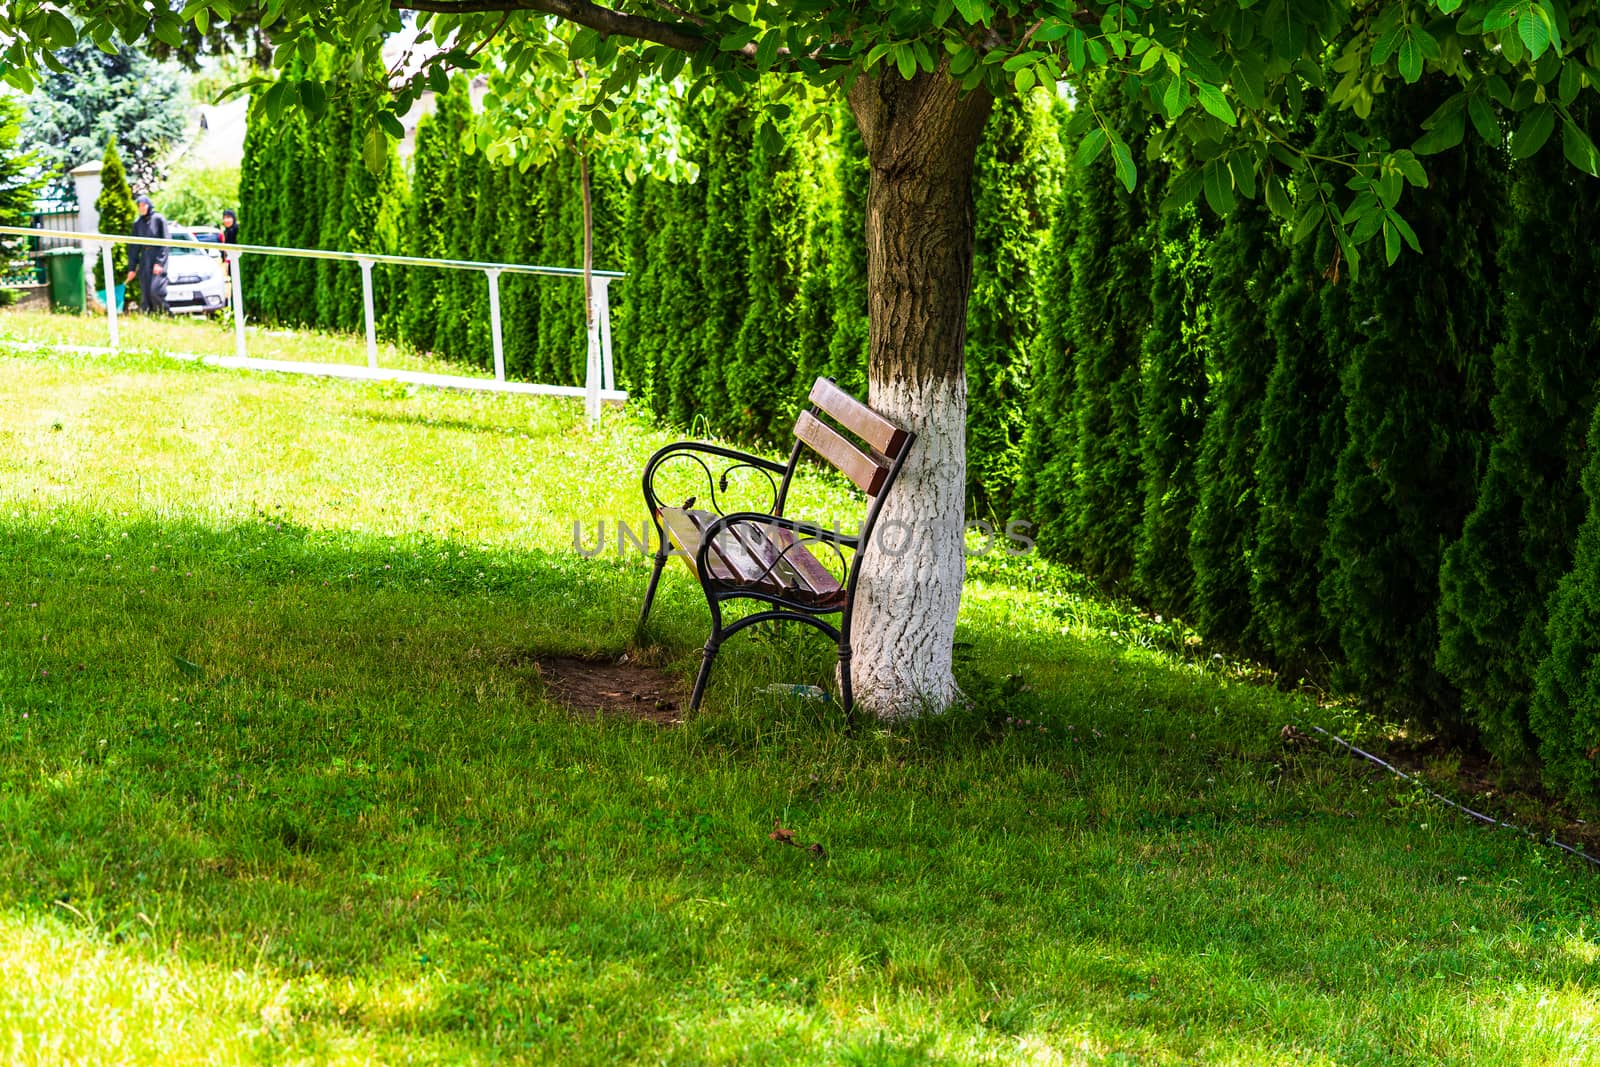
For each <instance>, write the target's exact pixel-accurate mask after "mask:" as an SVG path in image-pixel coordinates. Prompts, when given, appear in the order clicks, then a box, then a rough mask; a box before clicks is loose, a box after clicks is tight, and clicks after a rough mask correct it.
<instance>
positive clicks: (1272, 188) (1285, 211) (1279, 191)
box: [1262, 174, 1294, 219]
mask: <svg viewBox="0 0 1600 1067" xmlns="http://www.w3.org/2000/svg"><path fill="white" fill-rule="evenodd" d="M1262 186H1263V190H1264V192H1265V194H1266V200H1267V210H1268V211H1270V212H1272V213H1273V214H1274V215H1276V216H1278V217H1279V218H1280V219H1288V218H1289V217H1290V216H1291V215H1293V214H1294V204H1293V203H1291V202H1290V200H1289V190H1288V188H1287V187H1286V186H1285V185H1284V184H1283V179H1282V178H1279V177H1278V176H1277V175H1276V174H1269V175H1267V180H1266V181H1265V182H1263V183H1262Z"/></svg>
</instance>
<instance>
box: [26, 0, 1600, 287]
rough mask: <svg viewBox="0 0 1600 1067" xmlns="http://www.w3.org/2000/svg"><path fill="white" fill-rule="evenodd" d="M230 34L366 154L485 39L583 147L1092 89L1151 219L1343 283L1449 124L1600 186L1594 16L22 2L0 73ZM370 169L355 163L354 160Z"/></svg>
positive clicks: (1101, 141)
mask: <svg viewBox="0 0 1600 1067" xmlns="http://www.w3.org/2000/svg"><path fill="white" fill-rule="evenodd" d="M404 12H415V13H416V14H417V18H418V24H419V26H420V28H421V29H422V31H423V33H422V36H421V38H420V39H419V45H418V54H419V55H421V56H422V58H421V59H420V61H417V62H414V63H412V64H410V65H409V66H408V67H407V68H406V70H404V71H402V70H398V69H397V70H390V69H388V68H386V67H385V65H384V62H383V58H382V52H381V48H382V43H383V39H384V36H385V35H386V34H390V33H394V32H397V31H399V30H400V29H401V27H402V21H401V19H402V13H404ZM69 16H71V17H69ZM234 19H241V20H242V19H248V20H252V21H253V20H257V19H259V22H260V25H261V26H262V27H264V28H265V30H266V32H267V33H268V34H269V35H270V37H271V38H272V39H273V41H274V42H275V44H276V45H277V50H276V52H275V55H274V62H275V63H276V64H278V65H279V66H280V67H281V66H286V65H287V64H288V62H289V60H290V59H292V58H293V57H294V56H296V55H302V56H303V57H304V58H309V56H310V53H311V51H313V50H314V49H315V47H316V45H317V43H318V42H323V43H334V44H338V45H341V46H342V47H341V54H342V55H344V56H345V60H344V62H345V64H346V65H347V67H348V70H347V71H341V72H338V73H340V74H352V73H353V74H354V75H356V76H357V77H358V78H359V79H361V80H362V81H363V82H364V84H366V85H367V86H368V87H369V88H370V89H371V90H372V91H373V93H374V95H375V97H376V96H378V95H379V94H382V95H383V99H384V100H385V102H386V103H385V106H382V107H374V108H373V110H372V115H373V119H372V126H371V129H370V132H369V138H371V139H373V140H374V141H375V139H376V138H377V137H378V136H380V134H381V133H387V134H389V135H390V136H399V135H400V133H401V129H400V123H399V120H398V117H397V116H398V115H400V114H403V113H404V112H405V111H406V110H407V109H408V108H409V107H410V106H411V104H412V103H413V102H414V101H415V99H416V98H417V96H418V95H419V94H420V93H421V92H422V91H423V90H424V89H426V88H428V87H432V88H434V89H442V88H443V83H444V78H445V75H446V73H447V72H448V71H449V70H450V69H453V68H461V67H467V68H471V67H475V66H476V65H477V64H478V63H479V62H480V59H479V56H478V53H479V50H480V49H481V48H482V47H483V46H484V45H485V44H486V43H487V42H488V41H490V40H491V39H493V40H495V42H496V48H497V51H498V53H499V54H500V56H501V57H502V62H503V64H504V69H505V71H506V73H507V74H509V76H510V77H511V79H512V84H516V81H517V79H519V78H522V79H523V80H525V81H527V83H528V84H536V83H537V80H535V79H528V78H526V76H527V75H531V74H533V73H534V72H536V71H538V70H540V69H548V70H552V71H556V72H558V73H561V74H570V73H571V71H572V65H573V64H574V63H578V64H582V65H583V66H584V67H585V68H587V69H588V70H591V71H593V72H594V77H593V78H592V79H591V83H592V88H593V94H592V96H591V97H590V99H589V100H588V101H587V102H586V103H585V104H584V105H583V109H584V111H586V113H587V114H586V117H587V120H588V122H589V123H590V124H591V125H592V126H593V127H594V128H596V129H598V130H599V131H601V132H602V133H604V132H605V131H606V130H607V129H608V128H609V127H610V126H611V124H612V121H613V116H614V115H616V114H617V112H618V109H619V108H622V109H626V108H627V107H628V106H629V105H628V101H630V100H634V99H636V97H635V95H634V90H635V89H636V88H637V86H638V85H639V83H640V81H641V79H659V80H664V81H672V80H674V79H677V78H678V77H679V76H680V75H682V76H684V77H686V78H687V79H689V80H690V81H692V82H717V83H721V84H724V85H728V86H738V85H747V84H750V83H751V82H753V81H754V80H755V79H756V78H758V77H760V76H761V75H762V74H764V73H767V72H770V71H785V72H792V73H795V74H798V75H800V76H801V80H803V81H804V82H807V83H810V84H812V85H822V86H827V85H843V86H845V87H848V86H849V85H850V84H852V83H853V82H854V81H855V80H856V79H858V78H860V77H862V76H863V75H866V76H874V75H877V74H882V73H898V74H899V75H900V76H901V77H904V78H907V79H910V78H912V77H913V76H915V75H916V74H917V73H918V72H919V71H920V72H923V73H925V74H933V73H935V72H936V71H937V72H941V73H942V74H943V75H944V76H947V77H948V78H950V79H953V80H954V81H956V82H957V83H959V84H960V86H961V87H962V88H964V89H966V90H977V89H979V88H980V87H981V88H986V89H988V90H989V91H993V92H1003V91H1006V90H1007V89H1008V88H1011V87H1015V88H1017V89H1023V90H1025V89H1028V88H1031V87H1032V86H1034V85H1053V84H1057V83H1059V82H1062V81H1068V82H1078V81H1080V80H1081V79H1083V78H1084V77H1085V76H1086V75H1089V74H1091V73H1093V72H1095V71H1098V70H1110V71H1113V72H1116V73H1118V74H1120V75H1122V76H1123V77H1124V79H1125V84H1126V87H1127V89H1128V90H1129V92H1130V94H1131V95H1133V96H1134V97H1135V98H1136V99H1138V100H1139V101H1140V103H1142V104H1143V106H1144V107H1145V108H1146V109H1147V110H1148V112H1149V113H1150V114H1151V115H1152V116H1155V117H1156V118H1157V119H1158V120H1160V125H1161V127H1162V128H1161V132H1160V133H1159V134H1158V136H1157V137H1156V138H1155V139H1154V140H1153V141H1152V143H1151V144H1150V146H1149V147H1148V148H1147V150H1146V151H1147V153H1148V154H1149V155H1150V156H1152V157H1154V156H1156V155H1159V154H1160V153H1163V152H1168V151H1172V150H1173V149H1175V148H1178V149H1181V150H1183V151H1186V152H1190V153H1192V155H1193V156H1194V157H1195V160H1196V162H1197V164H1198V165H1197V166H1194V167H1192V168H1189V169H1187V170H1186V171H1185V174H1184V176H1183V180H1181V181H1179V182H1177V183H1175V187H1174V188H1173V189H1172V190H1170V191H1169V194H1168V200H1169V201H1175V200H1183V199H1194V198H1197V197H1199V198H1203V199H1204V200H1205V201H1206V202H1207V203H1208V204H1210V205H1211V206H1212V207H1213V208H1214V209H1216V210H1218V211H1219V212H1224V213H1225V212H1226V211H1228V210H1229V209H1231V207H1232V205H1233V204H1234V203H1235V202H1237V200H1238V199H1240V198H1245V199H1256V198H1258V197H1260V198H1264V200H1265V202H1266V204H1267V205H1268V206H1269V207H1270V208H1271V209H1272V210H1274V211H1276V212H1278V213H1279V214H1282V215H1285V216H1292V217H1293V220H1294V221H1295V223H1296V230H1297V232H1299V233H1300V234H1301V235H1302V236H1303V235H1304V234H1306V233H1309V232H1310V231H1312V230H1314V229H1315V228H1317V227H1318V226H1319V225H1322V224H1329V225H1331V226H1332V227H1333V228H1335V229H1336V230H1337V231H1338V235H1339V245H1340V249H1341V251H1342V253H1343V255H1344V256H1345V258H1346V259H1347V261H1348V263H1349V264H1350V267H1351V268H1355V267H1357V265H1358V264H1359V254H1358V252H1357V247H1358V246H1359V245H1361V244H1363V243H1364V242H1366V241H1367V240H1370V239H1374V238H1378V239H1380V244H1381V246H1382V249H1383V251H1384V254H1385V255H1386V257H1387V258H1389V259H1391V260H1392V259H1393V258H1394V257H1395V256H1396V255H1397V254H1398V253H1399V251H1400V249H1401V247H1402V245H1404V244H1409V245H1411V246H1413V247H1416V245H1417V242H1416V237H1415V234H1414V233H1413V231H1412V230H1411V228H1410V226H1409V225H1407V223H1406V222H1405V219H1404V215H1403V212H1402V211H1401V209H1400V204H1401V199H1402V195H1403V192H1404V189H1405V187H1406V186H1407V185H1421V184H1424V183H1426V181H1427V176H1426V170H1425V166H1424V164H1423V163H1422V162H1421V161H1420V160H1419V158H1418V157H1423V156H1426V155H1428V154H1430V153H1433V152H1438V151H1441V150H1443V149H1445V148H1448V147H1451V146H1453V145H1454V144H1456V143H1459V142H1460V140H1461V139H1462V138H1463V137H1464V136H1466V134H1467V132H1468V127H1469V126H1470V127H1471V130H1472V131H1473V133H1474V134H1475V135H1476V136H1479V137H1482V138H1483V139H1484V140H1485V141H1487V142H1489V143H1490V144H1492V145H1494V146H1496V147H1500V146H1502V145H1503V144H1505V143H1507V137H1508V136H1509V147H1510V151H1511V153H1512V154H1513V156H1517V157H1522V156H1527V155H1531V154H1532V153H1534V152H1536V151H1537V150H1538V149H1539V148H1540V147H1542V146H1543V145H1544V143H1545V142H1546V141H1548V140H1549V139H1550V138H1551V137H1553V136H1556V135H1558V134H1559V136H1560V137H1561V140H1562V147H1563V150H1564V153H1565V155H1566V158H1567V159H1568V161H1569V162H1570V163H1571V164H1572V165H1573V166H1575V167H1577V168H1578V169H1580V170H1582V171H1585V172H1587V173H1589V174H1591V175H1593V174H1600V153H1597V151H1596V149H1595V146H1594V144H1593V142H1592V141H1591V140H1590V139H1589V137H1588V136H1587V135H1586V134H1585V133H1584V132H1583V130H1582V129H1581V128H1580V126H1579V125H1578V124H1577V123H1575V122H1574V121H1573V118H1572V111H1571V108H1572V106H1573V104H1574V103H1575V101H1577V99H1578V97H1579V96H1580V95H1581V94H1583V93H1585V92H1586V91H1593V90H1594V89H1595V87H1596V86H1597V85H1600V36H1597V32H1596V29H1597V28H1596V19H1595V4H1594V3H1593V2H1592V0H1577V2H1572V3H1564V2H1562V0H1425V2H1421V3H1411V4H1407V3H1399V2H1383V3H1377V4H1354V3H1349V2H1346V0H1264V2H1241V0H1208V2H1205V3H1200V4H1192V5H1172V4H1158V3H1154V2H1152V0H1121V2H1112V3H1104V2H1090V3H1083V4H1065V3H1060V2H1042V3H1041V2H1024V0H934V2H931V3H912V4H908V3H903V2H896V0H855V2H836V0H800V2H796V3H791V4H771V3H767V4H760V3H754V2H741V3H733V4H726V5H724V4H713V3H710V2H708V0H684V2H682V3H666V2H664V0H617V3H616V6H610V7H608V6H603V5H601V4H598V3H593V2H589V0H361V2H356V3H348V4H338V5H327V4H323V3H320V2H318V0H270V2H268V3H266V4H265V5H260V4H258V3H257V0H215V2H207V0H190V2H189V3H187V4H186V5H185V6H183V7H182V8H181V9H180V8H176V7H175V8H174V9H172V10H168V9H165V8H162V9H160V10H159V11H158V12H157V13H156V14H155V16H154V17H152V16H151V15H150V13H149V11H148V10H147V8H146V5H144V4H143V3H141V2H138V0H101V2H94V3H75V4H65V5H61V4H56V3H53V2H43V0H23V2H20V3H15V4H11V5H8V6H7V8H6V9H5V10H4V11H3V12H0V46H3V47H0V57H3V58H0V73H3V74H4V76H5V78H6V79H7V80H8V81H10V82H11V83H12V84H14V85H16V86H18V87H21V88H24V89H26V88H29V87H31V84H32V81H33V78H34V77H35V74H36V72H39V71H41V70H44V71H51V72H59V71H61V70H62V69H63V64H62V61H61V58H60V57H61V56H62V54H63V53H62V50H63V49H66V48H70V47H72V46H74V45H75V44H77V43H78V42H80V41H82V40H83V39H87V40H89V41H93V42H94V43H95V44H97V45H99V46H101V47H102V48H113V49H114V48H115V47H116V44H115V42H117V41H119V40H120V41H122V42H124V43H132V42H136V41H139V40H144V39H149V40H151V41H152V42H153V43H154V42H159V43H164V44H165V45H167V46H169V47H178V46H180V45H183V44H185V43H187V42H190V41H192V39H193V34H194V33H196V32H198V33H199V34H200V35H202V36H203V35H205V34H208V33H211V32H212V29H213V27H214V26H215V25H217V24H221V23H227V22H229V21H230V20H234ZM1330 57H1331V58H1332V60H1333V62H1332V63H1331V65H1325V63H1324V60H1325V59H1328V58H1330ZM1325 71H1329V72H1331V73H1325ZM1424 78H1443V79H1447V80H1448V81H1449V82H1450V83H1452V84H1453V87H1454V89H1455V91H1454V92H1453V93H1452V94H1450V95H1449V96H1448V98H1447V99H1446V100H1445V102H1444V103H1443V105H1442V106H1440V107H1439V108H1438V109H1437V111H1435V112H1434V114H1433V115H1432V116H1431V117H1429V118H1428V119H1427V120H1426V121H1424V122H1423V124H1422V129H1421V130H1419V131H1417V133H1418V136H1417V137H1416V139H1415V140H1414V141H1413V142H1412V143H1410V144H1394V143H1389V142H1387V141H1384V140H1381V139H1371V140H1369V139H1365V138H1362V137H1359V136H1352V137H1350V138H1348V139H1347V141H1348V143H1347V144H1346V145H1345V146H1342V149H1341V151H1339V152H1337V153H1334V154H1331V155H1313V154H1311V153H1309V152H1307V151H1305V150H1303V149H1302V148H1301V147H1300V146H1298V145H1297V144H1296V142H1295V138H1294V136H1293V134H1292V130H1293V127H1294V121H1295V119H1296V118H1297V116H1298V114H1299V111H1300V108H1301V106H1302V102H1303V100H1304V97H1305V94H1306V93H1307V92H1308V91H1315V92H1318V93H1320V94H1323V95H1324V96H1325V98H1326V100H1327V101H1328V102H1329V103H1332V104H1335V105H1337V106H1341V107H1348V108H1350V109H1353V110H1354V111H1355V112H1356V113H1357V114H1358V115H1361V116H1365V115H1366V113H1367V112H1368V111H1369V110H1370V109H1371V107H1372V105H1373V101H1374V100H1375V99H1376V98H1377V97H1378V96H1380V95H1381V94H1383V93H1385V92H1391V91H1394V90H1396V89H1397V88H1399V87H1402V86H1405V85H1411V84H1415V83H1416V82H1418V81H1419V80H1422V79H1424ZM326 99H327V92H326V87H325V82H324V81H322V80H318V79H314V78H310V77H302V78H288V79H279V80H277V81H275V82H273V83H272V84H271V85H270V86H267V87H266V88H265V91H264V92H263V93H262V94H261V98H260V105H261V106H262V107H263V108H264V109H265V110H266V111H267V112H268V113H269V114H274V115H275V114H277V113H278V112H280V111H281V110H282V109H283V108H285V107H290V106H302V107H305V108H306V109H308V110H310V111H312V112H319V111H321V110H322V109H323V108H324V107H325V106H326ZM780 106H781V105H780ZM528 113H529V114H532V113H533V112H532V110H531V109H529V112H528ZM502 117H503V116H502ZM570 118H571V116H570V114H569V113H568V112H567V110H566V109H563V110H562V111H561V112H560V113H556V114H553V115H551V116H550V118H549V121H550V122H551V123H554V124H557V125H558V126H563V125H565V126H570ZM533 121H537V120H533ZM1503 122H1509V125H1506V126H1503V125H1502V124H1503ZM1076 125H1077V128H1076V130H1075V131H1074V133H1075V135H1076V136H1077V137H1078V142H1077V152H1076V161H1077V162H1078V163H1080V164H1082V163H1088V162H1091V161H1093V160H1095V159H1096V158H1098V157H1101V156H1102V155H1104V156H1106V157H1107V158H1108V159H1109V160H1110V163H1111V165H1112V167H1113V168H1114V170H1115V172H1116V174H1117V176H1118V178H1119V179H1121V180H1122V181H1123V182H1124V183H1125V184H1127V185H1128V186H1130V187H1131V186H1132V185H1133V184H1134V182H1135V181H1136V180H1137V174H1138V171H1139V168H1140V164H1141V162H1142V161H1141V160H1137V159H1135V155H1134V152H1133V151H1132V149H1131V148H1130V147H1129V145H1128V144H1127V142H1126V141H1125V139H1124V138H1123V137H1122V135H1121V134H1120V133H1119V131H1118V130H1117V129H1116V127H1115V125H1114V124H1112V123H1110V122H1107V121H1104V119H1103V117H1102V116H1100V115H1099V114H1098V113H1097V112H1096V111H1095V110H1094V109H1093V108H1085V109H1080V111H1079V113H1078V115H1077V118H1076ZM490 128H492V129H494V130H495V132H494V133H493V134H492V135H489V136H486V137H485V138H484V139H485V140H486V141H489V142H496V143H499V144H501V145H502V146H504V145H508V144H511V145H514V144H517V143H526V142H532V141H539V140H542V133H543V131H540V130H536V129H532V128H529V127H528V126H525V125H509V126H508V125H506V124H504V123H499V124H497V125H496V126H494V127H490ZM763 129H764V131H765V130H769V129H770V127H764V128H763ZM568 136H570V130H569V131H568ZM126 140H127V139H126V137H125V142H126ZM370 151H371V152H372V153H373V154H374V156H375V157H376V155H377V152H378V149H377V147H376V146H375V145H374V147H372V148H371V149H370ZM1337 165H1343V167H1345V168H1348V170H1349V172H1348V173H1342V172H1341V171H1340V170H1338V169H1336V166H1337ZM1295 177H1298V179H1299V180H1294V178H1295ZM1296 193H1298V194H1299V195H1298V201H1297V200H1296Z"/></svg>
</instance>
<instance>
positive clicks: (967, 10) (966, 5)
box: [955, 0, 987, 26]
mask: <svg viewBox="0 0 1600 1067" xmlns="http://www.w3.org/2000/svg"><path fill="white" fill-rule="evenodd" d="M955 4H956V10H957V11H959V12H961V17H962V18H964V19H966V20H967V22H968V23H970V24H971V25H973V26H977V25H979V24H980V23H982V22H983V20H984V17H985V16H986V15H987V11H986V10H985V5H984V3H983V0H955Z"/></svg>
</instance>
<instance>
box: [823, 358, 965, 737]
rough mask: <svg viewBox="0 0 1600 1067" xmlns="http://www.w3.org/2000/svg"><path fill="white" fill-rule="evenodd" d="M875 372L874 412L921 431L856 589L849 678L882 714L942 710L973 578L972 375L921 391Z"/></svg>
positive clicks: (951, 690)
mask: <svg viewBox="0 0 1600 1067" xmlns="http://www.w3.org/2000/svg"><path fill="white" fill-rule="evenodd" d="M877 370H878V368H873V369H872V371H871V372H869V376H870V377H871V383H870V385H871V399H870V403H871V404H872V406H873V407H874V408H876V409H877V410H879V411H881V412H883V413H884V414H885V415H888V416H889V417H890V418H892V419H894V420H895V421H896V422H898V423H900V425H902V426H904V427H905V428H906V429H908V430H912V431H914V432H915V433H916V434H917V440H916V443H915V444H914V445H913V446H912V449H911V452H910V453H909V455H908V456H907V459H906V464H905V466H904V467H903V468H901V471H900V478H899V480H898V481H897V482H896V483H895V485H894V488H893V490H892V491H891V492H890V494H889V495H888V496H887V497H885V498H884V503H883V510H882V511H881V512H880V513H879V518H878V526H877V530H876V532H875V535H874V537H873V542H874V543H873V544H872V546H870V548H869V549H868V553H869V555H868V556H867V557H866V559H865V560H864V562H863V564H862V574H861V582H860V585H859V586H858V587H857V591H856V596H857V601H856V610H855V625H854V632H853V640H852V644H853V646H854V656H853V659H852V670H851V674H850V677H851V680H852V684H853V685H854V688H855V698H856V700H858V701H860V702H861V703H862V705H863V706H864V707H866V708H868V709H870V710H871V711H872V713H873V714H875V715H877V716H878V717H879V718H881V719H891V720H892V719H905V718H915V717H917V716H919V715H923V714H927V713H930V712H937V711H942V710H944V709H945V708H946V707H948V706H949V705H950V704H951V703H952V702H953V701H954V700H955V699H956V697H957V696H958V695H959V694H958V691H957V689H956V681H955V675H954V673H953V655H954V644H955V632H956V613H957V611H958V610H959V609H960V607H961V586H962V583H963V582H964V580H965V578H966V554H965V550H964V541H963V538H962V524H963V515H964V509H965V502H966V489H967V450H966V432H967V388H966V379H965V378H955V379H945V380H943V381H940V382H935V383H932V384H931V385H926V386H922V387H919V386H917V384H916V383H914V382H911V381H908V380H906V379H904V378H890V379H889V380H879V377H878V375H877Z"/></svg>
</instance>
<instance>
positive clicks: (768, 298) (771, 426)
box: [727, 126, 806, 441]
mask: <svg viewBox="0 0 1600 1067" xmlns="http://www.w3.org/2000/svg"><path fill="white" fill-rule="evenodd" d="M764 128H765V127H764V126H758V130H759V129H764ZM775 128H776V127H774V129H775ZM749 158H750V166H749V169H748V170H747V171H746V173H745V174H744V175H743V176H742V181H743V185H744V189H743V192H744V196H743V201H744V205H743V206H744V222H743V234H744V242H745V248H746V251H745V269H744V276H745V279H746V289H747V292H748V297H747V302H746V304H745V313H744V320H743V322H741V323H740V325H739V333H738V336H737V338H736V340H735V342H734V346H733V351H732V358H731V359H730V360H729V362H728V375H727V381H728V393H727V396H728V400H729V402H730V405H731V411H730V412H729V413H728V417H729V424H728V427H727V428H728V430H729V432H732V433H734V434H736V435H738V436H740V437H743V438H746V439H750V440H764V441H780V440H782V435H783V433H784V432H785V431H786V429H787V428H786V427H783V426H781V425H780V422H781V420H782V418H783V416H785V415H787V416H789V418H790V425H793V421H792V420H793V414H794V413H793V409H792V406H791V405H792V399H791V398H792V397H793V394H794V393H795V391H796V388H797V383H796V381H795V363H796V359H797V351H796V347H795V345H796V341H797V340H798V334H799V320H798V314H797V312H798V309H799V302H800V288H801V278H802V276H803V274H804V271H805V260H804V250H805V236H806V232H805V229H804V227H805V223H806V205H805V201H804V198H803V195H802V190H801V186H802V185H803V184H804V183H805V181H806V179H805V177H804V175H803V174H802V173H801V172H800V171H799V167H800V165H801V161H802V155H801V153H800V152H799V151H797V150H796V149H795V148H794V147H792V145H791V138H789V137H784V136H782V135H781V134H780V135H778V136H776V137H773V136H770V135H769V136H760V135H758V136H756V137H754V138H753V140H752V143H751V146H750V157H749Z"/></svg>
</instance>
